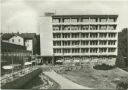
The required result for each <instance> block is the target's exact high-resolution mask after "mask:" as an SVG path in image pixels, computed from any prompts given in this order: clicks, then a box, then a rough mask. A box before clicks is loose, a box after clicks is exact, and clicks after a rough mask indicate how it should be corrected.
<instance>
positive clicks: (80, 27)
mask: <svg viewBox="0 0 128 90" xmlns="http://www.w3.org/2000/svg"><path fill="white" fill-rule="evenodd" d="M115 29H116V25H72V26H68V25H67V26H66V25H65V26H57V25H55V26H53V30H54V31H59V30H115Z"/></svg>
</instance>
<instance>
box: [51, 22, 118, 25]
mask: <svg viewBox="0 0 128 90" xmlns="http://www.w3.org/2000/svg"><path fill="white" fill-rule="evenodd" d="M90 24H93V25H98V24H100V25H106V24H117V22H57V23H55V22H54V23H52V25H90Z"/></svg>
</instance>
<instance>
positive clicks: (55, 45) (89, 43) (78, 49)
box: [41, 14, 118, 65]
mask: <svg viewBox="0 0 128 90" xmlns="http://www.w3.org/2000/svg"><path fill="white" fill-rule="evenodd" d="M117 18H118V15H57V14H55V15H52V16H51V18H50V19H48V18H47V20H49V21H50V20H52V22H51V21H50V22H51V23H50V24H51V26H50V24H49V26H50V27H49V28H50V29H52V30H51V32H52V33H50V34H49V35H52V36H50V37H52V39H50V40H52V48H50V49H53V50H48V51H52V53H51V54H52V55H54V57H55V60H58V59H60V58H63V59H65V60H67V59H73V60H76V59H77V60H78V59H79V60H82V61H84V60H93V61H94V60H97V61H101V62H104V63H108V64H112V65H113V64H115V61H116V56H117V43H118V40H117V38H118V32H117ZM48 30H49V29H48ZM44 33H45V32H44ZM48 33H49V32H48ZM41 37H42V36H41ZM45 38H46V37H45ZM50 44H51V42H50V43H49V45H50ZM42 50H43V49H42ZM45 53H46V52H45ZM106 61H107V62H106Z"/></svg>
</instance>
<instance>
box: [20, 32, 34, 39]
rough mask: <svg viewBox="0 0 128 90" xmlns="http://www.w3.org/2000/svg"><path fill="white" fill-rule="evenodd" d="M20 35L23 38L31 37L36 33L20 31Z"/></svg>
mask: <svg viewBox="0 0 128 90" xmlns="http://www.w3.org/2000/svg"><path fill="white" fill-rule="evenodd" d="M20 36H22V37H23V38H24V39H32V38H34V37H35V36H36V33H21V34H20Z"/></svg>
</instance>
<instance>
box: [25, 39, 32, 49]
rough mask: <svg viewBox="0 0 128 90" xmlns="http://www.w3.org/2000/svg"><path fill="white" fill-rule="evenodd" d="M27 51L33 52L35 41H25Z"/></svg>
mask: <svg viewBox="0 0 128 90" xmlns="http://www.w3.org/2000/svg"><path fill="white" fill-rule="evenodd" d="M25 46H26V49H27V50H29V51H32V50H33V41H32V40H25Z"/></svg>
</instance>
